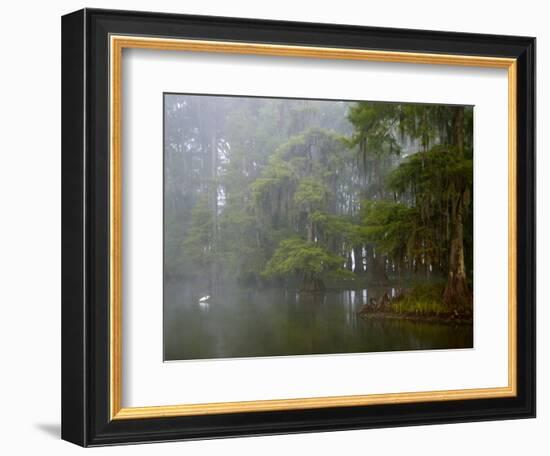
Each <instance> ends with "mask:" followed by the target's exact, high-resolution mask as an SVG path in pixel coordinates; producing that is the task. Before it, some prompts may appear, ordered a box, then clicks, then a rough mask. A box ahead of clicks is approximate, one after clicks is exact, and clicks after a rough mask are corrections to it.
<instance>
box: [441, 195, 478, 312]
mask: <svg viewBox="0 0 550 456" xmlns="http://www.w3.org/2000/svg"><path fill="white" fill-rule="evenodd" d="M451 215H452V221H451V242H450V248H449V270H448V275H447V284H446V285H445V291H444V293H443V300H444V302H445V304H446V305H447V306H448V307H449V308H450V309H456V310H466V309H469V308H470V307H471V304H472V295H471V293H470V290H469V287H468V280H467V278H466V267H465V264H464V224H463V222H464V220H463V218H464V194H462V195H461V196H460V197H459V198H458V201H457V202H456V204H455V207H454V208H453V210H452V211H451Z"/></svg>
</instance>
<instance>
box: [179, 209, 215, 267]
mask: <svg viewBox="0 0 550 456" xmlns="http://www.w3.org/2000/svg"><path fill="white" fill-rule="evenodd" d="M191 220H192V222H191V228H190V230H189V233H188V234H187V236H186V238H185V241H184V242H183V252H184V255H185V259H186V261H187V263H188V264H190V265H195V267H197V266H202V267H205V266H208V265H210V263H211V262H212V261H213V260H214V252H213V243H214V236H213V226H214V225H213V217H212V212H211V210H210V208H209V207H208V200H207V199H206V198H202V199H201V200H200V201H199V202H198V204H197V205H196V206H195V207H194V208H193V210H192V212H191Z"/></svg>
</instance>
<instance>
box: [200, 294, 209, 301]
mask: <svg viewBox="0 0 550 456" xmlns="http://www.w3.org/2000/svg"><path fill="white" fill-rule="evenodd" d="M209 299H210V295H206V296H203V297H202V298H200V299H199V302H208V300H209Z"/></svg>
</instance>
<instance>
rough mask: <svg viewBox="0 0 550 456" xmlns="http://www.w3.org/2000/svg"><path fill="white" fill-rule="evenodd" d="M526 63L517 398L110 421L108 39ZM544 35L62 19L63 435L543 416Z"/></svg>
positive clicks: (132, 437)
mask: <svg viewBox="0 0 550 456" xmlns="http://www.w3.org/2000/svg"><path fill="white" fill-rule="evenodd" d="M112 34H117V35H130V36H131V35H145V36H155V37H157V36H158V37H172V38H186V39H201V40H205V39H208V40H221V41H233V42H235V41H246V42H254V43H270V44H285V45H300V46H321V47H335V48H350V49H371V50H372V49H374V50H382V51H400V52H421V53H432V54H457V55H468V56H492V57H507V58H514V59H517V220H518V224H517V328H516V331H517V395H516V396H515V397H504V398H492V399H468V400H451V401H429V402H417V403H400V404H384V405H368V406H346V407H332V408H319V409H315V408H314V409H302V410H283V411H270V412H265V411H264V412H243V413H228V414H216V415H204V416H177V417H169V418H144V419H127V420H111V419H110V416H111V415H110V405H109V404H110V403H109V401H110V383H109V365H110V351H109V337H110V333H109V318H110V317H109V101H108V100H109V72H108V68H109V47H108V41H109V39H108V38H109V36H110V35H112ZM535 234H536V233H535V39H534V38H529V37H517V36H497V35H481V34H466V33H451V32H435V31H423V30H405V29H389V28H373V27H358V26H344V25H330V24H313V23H297V22H282V21H266V20H253V19H237V18H225V17H207V16H191V15H176V14H161V13H144V12H130V11H113V10H98V9H84V10H80V11H77V12H74V13H71V14H68V15H66V16H64V17H63V19H62V438H63V439H65V440H67V441H70V442H73V443H75V444H78V445H82V446H99V445H112V444H121V443H139V442H153V441H170V440H183V439H200V438H216V437H230V436H250V435H266V434H282V433H298V432H316V431H331V430H344V429H365V428H378V427H394V426H405V425H424V424H441V423H454V422H465V421H485V420H498V419H514V418H532V417H534V416H535V377H536V376H535V336H536V334H535Z"/></svg>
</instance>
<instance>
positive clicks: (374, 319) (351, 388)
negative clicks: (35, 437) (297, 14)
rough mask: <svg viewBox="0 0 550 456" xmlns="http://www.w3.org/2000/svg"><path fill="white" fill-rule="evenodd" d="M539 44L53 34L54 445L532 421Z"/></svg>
mask: <svg viewBox="0 0 550 456" xmlns="http://www.w3.org/2000/svg"><path fill="white" fill-rule="evenodd" d="M534 70H535V40H534V38H528V37H515V36H514V37H513V36H492V35H491V36H490V35H476V34H464V33H451V32H432V31H420V30H417V31H413V30H401V29H383V28H370V27H356V26H342V25H329V24H311V23H293V22H277V21H259V20H252V19H236V18H220V17H203V16H186V15H173V14H159V13H142V12H127V11H109V10H90V9H85V10H81V11H77V12H75V13H72V14H68V15H66V16H64V17H63V21H62V78H63V81H62V83H63V84H62V86H63V90H62V113H63V114H62V126H63V132H62V147H63V151H62V154H63V159H62V179H63V182H62V183H63V200H62V203H63V220H62V225H63V236H62V238H63V241H62V248H63V252H62V259H63V271H62V277H63V283H62V301H63V302H62V339H63V340H62V382H63V385H62V437H63V438H64V439H66V440H68V441H71V442H73V443H76V444H79V445H82V446H97V445H110V444H118V443H137V442H151V441H167V440H181V439H196V438H213V437H225V436H239V435H261V434H275V433H294V432H311V431H326V430H343V429H358V428H373V427H384V426H386V427H387V426H401V425H416V424H433V423H452V422H460V421H476V420H492V419H512V418H528V417H534V416H535V210H534V209H535V194H534V192H535V182H534V176H535V161H534V157H535V150H534V134H535V131H534V125H535V119H534V116H535V92H534V91H535V84H534V81H535V74H534Z"/></svg>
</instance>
